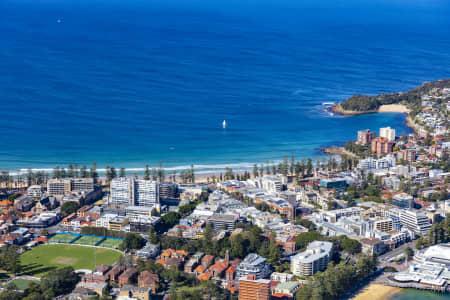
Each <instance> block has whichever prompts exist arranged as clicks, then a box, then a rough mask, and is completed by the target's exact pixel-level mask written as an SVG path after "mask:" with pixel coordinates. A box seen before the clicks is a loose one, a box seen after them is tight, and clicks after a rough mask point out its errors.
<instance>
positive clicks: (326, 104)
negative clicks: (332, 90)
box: [322, 102, 336, 106]
mask: <svg viewBox="0 0 450 300" xmlns="http://www.w3.org/2000/svg"><path fill="white" fill-rule="evenodd" d="M335 104H336V103H334V102H323V103H322V105H324V106H329V105H335Z"/></svg>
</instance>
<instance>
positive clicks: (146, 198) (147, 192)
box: [134, 179, 159, 206]
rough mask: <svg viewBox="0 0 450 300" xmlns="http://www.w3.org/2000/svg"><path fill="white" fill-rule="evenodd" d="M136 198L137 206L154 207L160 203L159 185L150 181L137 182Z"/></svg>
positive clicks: (135, 187) (135, 184) (139, 180)
mask: <svg viewBox="0 0 450 300" xmlns="http://www.w3.org/2000/svg"><path fill="white" fill-rule="evenodd" d="M134 197H135V199H134V203H135V205H137V206H152V205H155V204H157V203H159V184H158V183H157V182H155V181H150V180H143V179H138V180H135V181H134Z"/></svg>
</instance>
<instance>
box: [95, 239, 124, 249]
mask: <svg viewBox="0 0 450 300" xmlns="http://www.w3.org/2000/svg"><path fill="white" fill-rule="evenodd" d="M121 243H122V240H115V239H106V240H104V241H103V242H102V243H101V244H100V245H99V246H102V247H107V248H118V247H119V245H120V244H121Z"/></svg>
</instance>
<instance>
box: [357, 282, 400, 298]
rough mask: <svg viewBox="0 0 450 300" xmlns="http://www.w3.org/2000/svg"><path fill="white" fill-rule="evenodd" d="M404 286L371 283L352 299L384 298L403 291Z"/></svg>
mask: <svg viewBox="0 0 450 300" xmlns="http://www.w3.org/2000/svg"><path fill="white" fill-rule="evenodd" d="M402 290H403V289H402V288H398V287H392V286H386V285H382V284H379V283H370V284H369V285H367V286H366V287H364V288H363V289H362V290H361V291H360V292H359V293H358V294H357V295H356V296H354V297H352V298H350V300H384V299H390V298H391V297H392V296H393V295H395V294H398V293H400V292H401V291H402Z"/></svg>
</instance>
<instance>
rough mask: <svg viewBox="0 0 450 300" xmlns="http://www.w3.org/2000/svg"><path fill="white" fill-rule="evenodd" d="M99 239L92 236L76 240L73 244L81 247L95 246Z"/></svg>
mask: <svg viewBox="0 0 450 300" xmlns="http://www.w3.org/2000/svg"><path fill="white" fill-rule="evenodd" d="M100 240H101V238H98V237H92V236H82V237H80V238H79V239H78V240H76V241H75V242H74V244H81V245H95V244H97V243H98V241H100Z"/></svg>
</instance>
